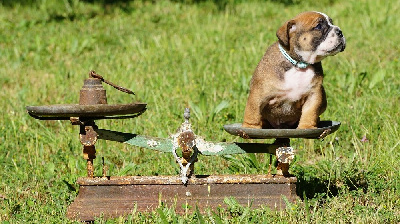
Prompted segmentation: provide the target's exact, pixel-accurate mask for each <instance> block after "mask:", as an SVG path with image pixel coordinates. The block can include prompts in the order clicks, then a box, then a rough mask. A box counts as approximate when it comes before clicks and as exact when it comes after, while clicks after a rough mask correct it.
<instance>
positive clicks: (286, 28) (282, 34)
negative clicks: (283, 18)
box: [276, 20, 296, 49]
mask: <svg viewBox="0 0 400 224" xmlns="http://www.w3.org/2000/svg"><path fill="white" fill-rule="evenodd" d="M294 31H296V24H295V21H294V20H290V21H287V22H286V23H285V24H283V25H282V26H281V28H279V29H278V31H276V36H277V37H278V40H279V43H280V44H281V45H282V46H283V47H285V48H286V49H289V48H290V46H289V43H290V41H289V40H290V34H291V33H293V32H294Z"/></svg>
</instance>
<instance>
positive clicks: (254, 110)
mask: <svg viewBox="0 0 400 224" xmlns="http://www.w3.org/2000/svg"><path fill="white" fill-rule="evenodd" d="M242 126H243V127H246V128H259V129H260V128H262V116H261V102H260V99H259V96H257V94H256V93H254V91H250V94H249V98H248V99H247V104H246V109H245V111H244V120H243V124H242Z"/></svg>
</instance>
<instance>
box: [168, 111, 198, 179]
mask: <svg viewBox="0 0 400 224" xmlns="http://www.w3.org/2000/svg"><path fill="white" fill-rule="evenodd" d="M183 116H184V118H185V121H184V122H183V123H182V125H181V126H180V127H179V129H178V130H177V132H176V134H174V135H172V139H173V140H172V143H173V147H172V154H173V155H174V157H175V160H176V162H177V163H178V164H179V167H180V170H181V172H180V173H181V180H182V183H183V184H186V183H187V181H188V180H189V177H190V176H191V175H192V174H193V172H194V163H195V162H196V161H197V154H198V152H199V150H198V149H197V147H196V138H197V137H196V135H195V134H194V133H193V131H192V127H191V124H190V122H189V119H190V111H189V108H185V112H184V114H183ZM178 148H180V149H181V150H182V158H181V157H179V156H178V155H177V153H176V150H177V149H178Z"/></svg>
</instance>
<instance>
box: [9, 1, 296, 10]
mask: <svg viewBox="0 0 400 224" xmlns="http://www.w3.org/2000/svg"><path fill="white" fill-rule="evenodd" d="M82 1H83V2H87V3H93V4H94V3H96V4H102V5H103V6H105V7H121V8H125V7H127V5H129V4H130V2H134V1H135V0H82ZM145 1H146V2H150V3H155V2H156V1H157V0H145ZM171 1H172V2H180V3H184V4H201V3H206V2H211V3H213V4H215V5H216V6H217V8H218V9H220V10H224V9H225V8H226V6H227V5H229V4H238V3H240V2H245V0H171ZM265 1H268V0H265ZM269 1H271V2H276V3H280V4H284V5H285V6H290V5H296V4H298V3H300V0H269ZM37 3H38V2H37V0H3V1H2V3H1V4H2V5H4V6H8V7H13V6H15V5H28V6H29V5H33V4H37Z"/></svg>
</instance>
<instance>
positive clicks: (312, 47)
mask: <svg viewBox="0 0 400 224" xmlns="http://www.w3.org/2000/svg"><path fill="white" fill-rule="evenodd" d="M276 36H277V37H278V40H279V43H280V44H281V45H282V46H283V47H284V48H285V49H286V50H287V51H288V52H289V53H290V54H291V55H292V56H294V57H295V58H297V59H298V60H300V61H304V62H307V63H309V64H314V63H316V62H320V61H321V60H322V59H324V58H325V57H327V56H330V55H335V54H337V53H339V52H341V51H344V49H345V47H346V39H345V38H344V36H343V34H342V31H341V30H340V28H339V27H338V26H335V25H333V23H332V19H331V18H329V17H328V16H327V15H325V14H324V13H321V12H303V13H301V14H299V15H298V16H296V17H295V18H293V19H291V20H289V21H287V22H286V23H285V24H283V26H282V27H281V28H279V30H278V31H277V33H276Z"/></svg>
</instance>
